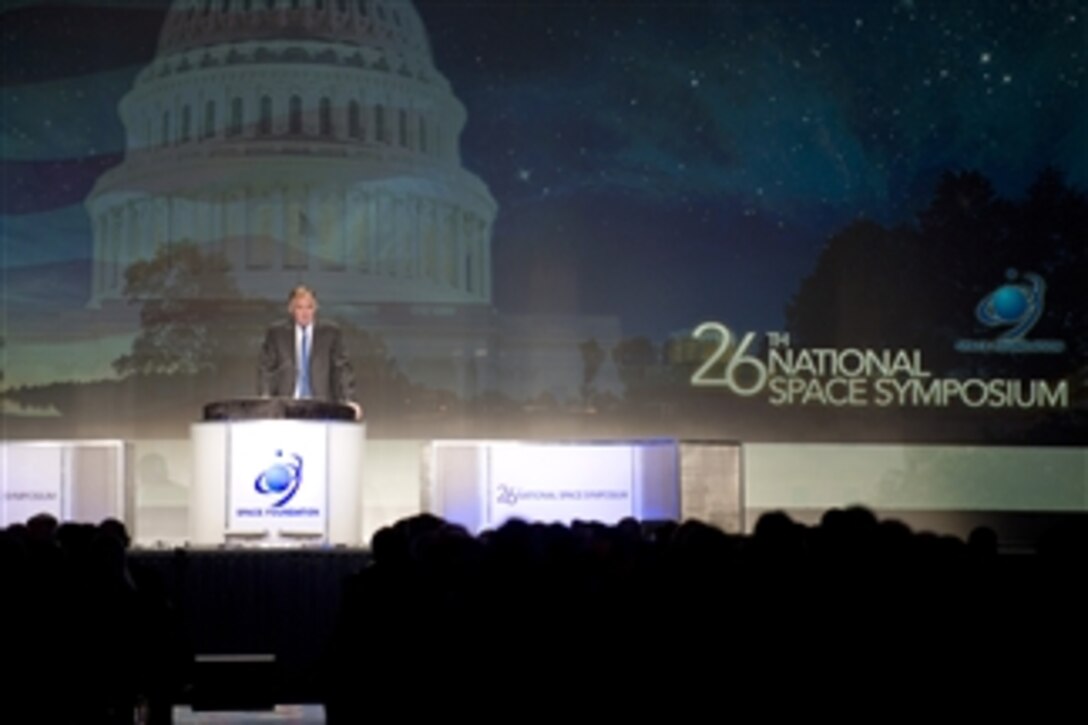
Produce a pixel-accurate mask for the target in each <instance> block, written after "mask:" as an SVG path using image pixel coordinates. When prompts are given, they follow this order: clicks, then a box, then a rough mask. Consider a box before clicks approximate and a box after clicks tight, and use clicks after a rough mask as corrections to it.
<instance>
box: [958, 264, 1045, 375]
mask: <svg viewBox="0 0 1088 725" xmlns="http://www.w3.org/2000/svg"><path fill="white" fill-rule="evenodd" d="M1005 277H1006V280H1007V281H1006V283H1005V284H1003V285H1001V286H1000V287H998V288H996V289H994V290H992V291H991V292H989V293H988V294H987V295H985V296H984V297H983V298H982V299H981V300H979V302H978V305H977V306H976V307H975V319H976V320H978V321H979V322H980V323H981V324H983V325H985V326H986V327H990V328H1006V329H1004V330H1002V332H1001V333H1000V334H999V335H998V336H997V337H996V338H994V339H982V340H974V339H960V340H957V341H956V345H955V347H956V350H957V351H958V352H965V353H1003V354H1024V353H1044V354H1057V353H1061V352H1064V351H1065V342H1064V341H1062V340H1028V339H1026V336H1027V334H1028V333H1029V332H1030V331H1031V329H1032V328H1033V327H1035V324H1036V323H1037V322H1038V321H1039V318H1040V317H1042V315H1043V307H1044V298H1045V296H1046V283H1045V282H1044V281H1043V278H1042V277H1040V276H1039V275H1037V274H1034V273H1032V272H1025V273H1023V274H1020V273H1018V272H1017V271H1016V270H1015V269H1010V270H1008V271H1007V272H1006V273H1005ZM1018 279H1019V281H1018Z"/></svg>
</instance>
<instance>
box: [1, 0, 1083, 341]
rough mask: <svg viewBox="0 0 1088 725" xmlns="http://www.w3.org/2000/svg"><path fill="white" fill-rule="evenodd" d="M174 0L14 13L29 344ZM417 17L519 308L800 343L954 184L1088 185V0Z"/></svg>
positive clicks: (15, 260) (8, 109)
mask: <svg viewBox="0 0 1088 725" xmlns="http://www.w3.org/2000/svg"><path fill="white" fill-rule="evenodd" d="M167 6H168V3H167V2H165V0H130V1H125V0H119V1H117V2H111V3H105V2H98V3H95V2H88V1H83V2H68V3H64V2H48V3H37V2H17V1H15V2H12V1H9V2H6V3H5V4H4V15H3V17H4V22H3V27H4V29H3V47H4V50H3V54H4V58H3V60H4V63H3V70H2V74H3V76H2V78H3V85H2V93H3V109H2V110H3V117H2V127H0V132H2V139H3V149H2V151H3V159H2V163H3V166H2V170H3V178H2V185H3V189H2V192H3V193H2V208H0V211H2V213H3V217H2V224H3V230H2V234H3V238H2V243H3V252H2V253H3V259H2V266H3V272H4V275H3V281H4V290H3V292H2V297H3V304H4V316H5V323H4V325H5V331H6V336H7V337H8V339H9V340H14V341H15V342H14V343H12V342H9V346H10V345H11V344H18V343H17V341H18V339H19V331H20V325H21V324H23V322H24V321H27V320H41V319H44V318H46V317H49V316H56V319H57V320H58V323H57V324H59V325H61V327H60V328H58V329H63V319H65V316H64V314H63V313H64V311H65V310H70V309H75V308H77V307H80V306H81V305H82V304H83V303H84V302H85V301H86V299H87V296H88V294H89V274H88V272H87V264H86V263H87V259H88V258H89V256H90V252H91V242H92V237H91V230H90V225H89V220H88V218H87V214H86V211H85V210H84V208H83V205H82V201H83V199H84V198H85V197H86V195H87V193H88V192H89V190H90V188H91V185H92V184H93V182H94V179H95V178H96V177H97V175H98V174H99V173H101V171H102V170H104V169H106V168H109V167H110V166H112V165H114V164H116V163H118V162H119V161H120V160H121V158H122V157H123V148H124V135H123V129H122V127H121V124H120V121H119V119H118V115H117V111H116V108H117V103H118V101H119V100H120V98H121V97H122V95H123V94H124V93H125V92H127V91H128V90H129V89H130V88H131V86H132V81H133V79H134V77H135V74H136V73H137V72H138V71H139V70H140V69H141V68H142V67H143V66H144V65H146V63H147V62H148V61H149V60H150V59H151V58H152V57H153V55H154V52H155V44H156V40H157V35H158V30H159V28H160V26H161V23H162V19H163V16H164V13H165V10H166V7H167ZM416 6H417V9H418V10H419V13H420V15H421V17H422V19H423V22H424V24H425V26H426V28H427V30H428V32H429V37H430V41H431V46H432V50H433V53H434V56H435V65H436V67H437V68H438V69H439V71H440V72H441V73H443V74H444V75H445V76H446V77H447V78H448V79H449V80H450V82H451V84H452V87H453V90H454V93H455V94H456V95H457V96H458V97H459V98H460V99H461V101H462V102H463V103H464V104H465V106H466V107H467V110H468V123H467V126H466V129H465V132H464V134H463V136H462V140H461V141H462V143H461V148H462V158H463V162H464V165H465V166H466V167H467V168H468V169H470V170H471V171H473V172H474V173H476V174H477V175H479V176H480V177H481V178H482V179H483V180H484V182H485V183H486V184H487V185H488V186H489V188H490V190H491V192H492V193H493V194H494V196H495V197H496V199H497V201H498V203H499V214H498V218H497V221H496V225H495V228H494V234H493V258H494V264H493V268H494V279H495V289H494V303H495V306H496V307H497V308H498V309H499V310H501V311H503V312H510V313H521V312H532V313H540V314H549V313H567V314H605V315H613V316H616V317H618V318H619V319H620V321H621V324H622V327H623V331H624V334H625V335H635V334H644V335H648V336H650V337H651V338H653V339H657V340H660V339H662V338H663V337H664V336H665V335H667V334H670V333H673V332H676V331H678V330H683V329H688V328H690V327H691V326H692V325H694V324H696V323H697V322H699V321H701V320H703V319H720V320H726V321H728V322H729V323H730V324H732V325H736V326H737V327H738V328H745V329H777V328H781V326H782V324H783V320H784V313H785V309H786V306H787V304H788V302H789V300H790V298H791V296H792V295H793V294H794V293H795V292H796V290H797V289H798V286H799V285H800V283H801V280H802V279H803V278H804V277H805V275H807V274H808V273H810V272H811V271H812V269H813V267H814V265H815V262H816V260H817V258H818V255H819V253H820V250H821V248H822V246H823V244H824V243H825V242H826V240H827V238H828V236H829V235H830V234H832V233H833V232H834V231H836V230H838V229H841V228H842V227H843V226H844V225H846V224H848V223H849V222H851V221H852V220H856V219H858V218H859V217H864V218H869V219H873V220H876V221H878V222H880V223H882V224H888V225H891V224H895V223H898V222H909V221H911V220H913V219H914V218H915V215H916V213H917V212H918V211H919V210H920V209H921V208H923V207H924V205H925V204H926V203H927V202H928V201H929V199H930V198H931V195H932V193H933V189H934V186H935V184H936V182H937V180H938V178H939V177H940V175H941V174H942V173H943V172H945V171H949V170H977V171H979V172H981V173H983V174H984V175H985V176H986V177H987V178H988V179H989V180H990V181H991V182H992V183H993V184H994V187H995V189H996V190H997V192H998V193H999V194H1001V195H1003V196H1007V197H1009V198H1016V197H1018V196H1019V195H1022V194H1023V193H1024V191H1025V189H1026V188H1027V186H1028V185H1029V184H1030V182H1031V181H1032V180H1033V179H1034V178H1035V177H1036V175H1037V174H1038V173H1039V172H1040V170H1041V169H1043V168H1044V167H1046V166H1048V165H1052V166H1056V167H1057V168H1058V169H1060V170H1061V171H1062V172H1063V173H1064V175H1065V178H1066V180H1067V181H1068V182H1069V183H1070V184H1071V185H1073V186H1076V187H1078V188H1080V189H1084V188H1085V187H1088V132H1086V129H1088V2H1084V1H1083V0H1040V1H1038V2H1029V1H1027V0H1009V1H1002V2H998V1H991V0H979V1H976V2H969V1H957V2H943V1H940V2H939V1H937V0H931V1H927V0H880V1H878V2H874V1H873V0H821V1H819V2H815V1H811V0H735V1H732V2H638V1H627V2H614V1H611V2H600V1H598V2H593V1H588V2H547V3H537V2H528V1H527V0H522V1H520V2H494V1H492V2H469V1H467V0H462V1H456V0H455V1H447V2H429V1H427V0H420V1H419V2H417V3H416ZM27 324H29V323H27Z"/></svg>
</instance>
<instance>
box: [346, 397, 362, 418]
mask: <svg viewBox="0 0 1088 725" xmlns="http://www.w3.org/2000/svg"><path fill="white" fill-rule="evenodd" d="M348 405H350V406H351V409H352V410H354V411H355V420H362V419H363V406H361V405H359V404H358V403H353V402H352V401H350V400H349V401H348Z"/></svg>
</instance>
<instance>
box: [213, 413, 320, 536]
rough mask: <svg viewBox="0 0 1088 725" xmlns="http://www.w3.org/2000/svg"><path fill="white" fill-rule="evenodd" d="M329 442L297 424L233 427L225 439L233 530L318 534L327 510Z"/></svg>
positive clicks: (262, 422)
mask: <svg viewBox="0 0 1088 725" xmlns="http://www.w3.org/2000/svg"><path fill="white" fill-rule="evenodd" d="M327 449H328V443H327V441H326V438H325V433H324V431H323V430H322V429H321V427H320V426H318V427H316V428H310V427H308V426H305V425H300V424H299V423H298V422H297V421H259V422H254V423H250V424H245V425H237V426H235V427H234V429H233V430H232V432H231V440H230V483H229V487H230V491H229V496H230V509H229V516H230V522H229V526H228V528H230V529H231V530H233V531H254V532H256V531H272V530H277V529H281V528H284V527H286V528H290V529H291V530H292V531H299V530H300V529H301V530H302V531H311V530H313V531H314V532H320V531H323V530H324V526H325V516H326V509H327V501H326V490H325V489H326V485H327V481H326V478H327V475H328V461H327V458H328V450H327Z"/></svg>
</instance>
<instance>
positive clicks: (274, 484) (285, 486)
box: [253, 450, 302, 508]
mask: <svg viewBox="0 0 1088 725" xmlns="http://www.w3.org/2000/svg"><path fill="white" fill-rule="evenodd" d="M300 486H302V456H300V455H299V454H297V453H288V454H284V452H283V451H282V450H278V451H276V456H275V461H274V462H273V463H272V465H270V466H268V468H266V469H264V470H263V471H261V473H260V474H259V475H258V476H257V478H256V479H255V480H254V481H253V488H254V490H256V491H257V493H260V494H263V495H265V496H271V497H276V501H275V503H273V504H272V506H273V507H274V508H280V507H282V506H283V505H284V504H286V503H287V502H288V501H290V500H291V499H292V498H294V496H295V494H296V493H298V490H299V487H300Z"/></svg>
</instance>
